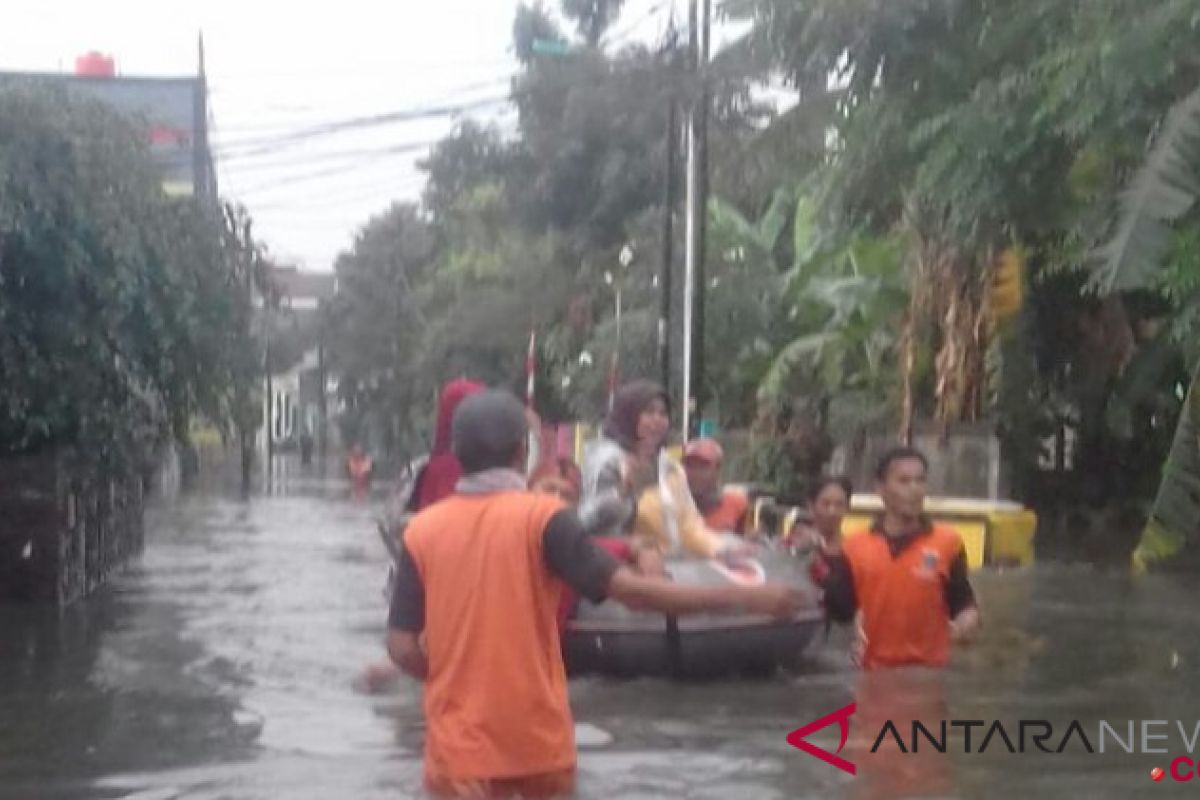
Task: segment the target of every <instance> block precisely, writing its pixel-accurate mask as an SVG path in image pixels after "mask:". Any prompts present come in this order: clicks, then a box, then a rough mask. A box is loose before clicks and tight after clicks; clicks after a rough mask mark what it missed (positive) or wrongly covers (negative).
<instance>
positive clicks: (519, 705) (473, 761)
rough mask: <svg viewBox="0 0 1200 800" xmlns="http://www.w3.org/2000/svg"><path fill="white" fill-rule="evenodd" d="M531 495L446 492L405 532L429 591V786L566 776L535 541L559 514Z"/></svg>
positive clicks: (549, 590)
mask: <svg viewBox="0 0 1200 800" xmlns="http://www.w3.org/2000/svg"><path fill="white" fill-rule="evenodd" d="M562 508H563V505H562V503H561V502H560V501H559V500H558V499H557V498H555V497H551V496H548V495H535V494H530V493H527V492H503V493H497V494H490V495H453V496H451V497H449V498H447V499H446V500H443V501H442V502H440V503H437V504H435V505H433V506H430V507H429V508H428V509H426V510H425V511H422V512H421V513H420V514H418V515H417V516H416V517H414V518H413V520H412V522H411V523H410V524H409V526H408V528H407V530H406V531H405V534H404V544H405V547H406V548H407V549H408V552H409V553H410V555H411V557H412V559H413V562H414V563H415V565H416V568H417V572H418V574H419V575H420V576H421V583H422V586H423V587H424V591H425V639H426V648H427V655H428V662H429V675H428V677H427V679H426V683H425V717H426V725H427V729H426V737H425V775H426V783H427V785H431V786H439V785H446V784H447V783H453V782H458V781H470V780H484V779H486V780H502V779H513V778H522V777H527V776H534V775H541V774H545V773H554V772H560V771H563V770H573V769H574V767H575V729H574V724H573V722H572V719H571V709H570V706H569V705H568V702H567V679H566V672H565V670H564V668H563V661H562V653H561V650H560V645H559V635H558V627H557V625H556V612H557V610H558V606H559V601H560V598H561V595H562V591H563V583H562V581H560V580H559V579H558V578H556V577H555V576H554V575H553V574H552V573H551V572H550V571H549V569H548V568H547V567H546V564H545V562H544V560H543V555H542V535H543V533H544V532H545V530H546V526H547V524H548V523H549V521H550V519H551V517H553V516H554V515H555V514H557V513H558V512H559V511H560V510H562Z"/></svg>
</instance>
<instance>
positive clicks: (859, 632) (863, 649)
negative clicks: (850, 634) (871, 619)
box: [850, 623, 867, 667]
mask: <svg viewBox="0 0 1200 800" xmlns="http://www.w3.org/2000/svg"><path fill="white" fill-rule="evenodd" d="M854 633H855V636H854V642H853V643H852V644H851V645H850V663H851V664H853V665H854V666H856V667H861V666H862V663H863V659H864V658H865V657H866V655H867V632H866V631H864V630H863V629H862V625H860V624H858V623H855V625H854Z"/></svg>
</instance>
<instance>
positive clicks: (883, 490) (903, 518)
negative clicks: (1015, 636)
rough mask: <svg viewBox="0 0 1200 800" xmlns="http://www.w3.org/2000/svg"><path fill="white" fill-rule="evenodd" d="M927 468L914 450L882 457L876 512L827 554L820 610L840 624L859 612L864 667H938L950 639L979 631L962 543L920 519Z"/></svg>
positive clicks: (945, 658) (952, 532)
mask: <svg viewBox="0 0 1200 800" xmlns="http://www.w3.org/2000/svg"><path fill="white" fill-rule="evenodd" d="M928 469H929V465H928V462H927V461H926V459H925V456H924V455H922V454H921V453H920V451H918V450H913V449H911V448H905V447H901V448H896V449H894V450H892V451H891V452H889V453H887V454H886V455H885V456H884V457H883V458H882V459H881V460H880V462H879V468H878V469H877V470H876V474H875V478H876V481H877V488H878V491H879V497H880V499H882V500H883V513H882V514H881V515H880V516H879V517H877V518H876V519H875V522H874V523H873V524H872V525H871V528H870V530H866V531H862V532H860V533H858V534H857V535H852V536H849V537H847V538H846V540H845V542H844V543H843V544H842V547H841V553H840V554H837V553H832V552H831V553H827V554H826V560H827V562H828V564H829V569H830V572H829V577H828V578H827V579H826V582H825V609H826V611H827V612H828V613H829V616H830V618H832V619H835V620H837V621H839V622H849V621H850V620H852V619H853V618H854V616H855V612H857V611H861V612H862V630H863V633H864V634H865V638H866V652H865V653H864V655H863V667H864V668H866V669H872V668H875V667H900V666H929V667H941V666H945V664H946V662H947V661H948V660H949V658H950V643H951V641H964V642H965V641H969V640H970V639H972V638H973V637H974V635H975V632H976V630H977V629H978V627H979V610H978V607H977V606H976V603H975V592H974V591H973V590H972V589H971V583H970V581H968V580H967V556H966V552H965V551H964V550H963V544H962V540H961V539H960V538H959V536H958V532H957V531H955V530H954V529H953V528H950V527H947V526H944V525H938V524H935V523H934V522H933V521H932V520H931V519H929V517H927V516H925V474H926V472H927V471H928Z"/></svg>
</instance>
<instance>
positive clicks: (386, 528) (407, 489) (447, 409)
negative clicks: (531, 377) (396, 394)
mask: <svg viewBox="0 0 1200 800" xmlns="http://www.w3.org/2000/svg"><path fill="white" fill-rule="evenodd" d="M486 388H487V387H486V386H485V385H484V384H482V383H478V382H476V381H471V380H466V379H463V378H460V379H458V380H453V381H450V382H449V383H447V384H446V385H445V386H443V387H442V391H441V394H440V395H439V397H438V407H437V423H436V426H435V428H434V435H433V449H432V450H431V451H430V453H429V459H428V460H427V461H426V462H425V465H424V466H423V467H421V469H420V471H419V472H418V473H417V477H416V479H415V480H414V481H412V483H410V484H406V485H403V486H402V487H401V488H400V490H399V491H397V492H396V494H395V495H394V496H393V497H392V500H391V501H390V502H389V505H388V509H387V511H386V513H385V523H384V524H383V526H382V527H381V529H380V530H381V533H382V535H383V538H384V543H385V544H387V546H388V549H389V550H390V551H392V555H393V557H395V554H396V549H395V548H396V547H397V546H398V544H399V542H400V541H401V540H402V538H403V534H404V528H405V527H406V526H407V525H408V521H409V519H411V518H412V516H413V515H415V514H416V513H417V512H419V511H422V510H424V509H426V508H428V507H429V506H431V505H433V504H434V503H437V502H439V501H441V500H444V499H446V498H447V497H449V496H450V495H452V494H454V489H455V486H457V485H458V481H459V479H460V478H461V477H462V473H463V471H462V464H460V463H459V462H458V458H457V457H456V456H455V455H454V452H453V450H452V444H453V436H452V433H453V423H454V412H455V411H457V410H458V407H459V406H460V405H461V404H462V401H463V400H466V399H467V398H468V397H470V396H471V395H474V394H478V393H480V392H482V391H484V390H485V389H486ZM393 578H394V574H392V575H389V576H388V592H389V593H390V592H391V585H392V580H393ZM399 677H400V671H399V669H397V668H396V665H395V664H393V663H392V662H391V661H388V662H386V663H381V664H372V665H371V666H369V667H367V670H366V672H365V673H364V674H363V676H362V677H361V678H360V679H359V682H360V684H361V685H362V687H363V688H365V689H366V690H367V691H378V690H380V689H383V688H384V687H386V686H388V685H389V684H391V683H393V682H394V681H395V680H396V679H397V678H399Z"/></svg>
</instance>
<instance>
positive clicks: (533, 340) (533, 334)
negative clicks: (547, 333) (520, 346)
mask: <svg viewBox="0 0 1200 800" xmlns="http://www.w3.org/2000/svg"><path fill="white" fill-rule="evenodd" d="M536 374H537V330H536V329H535V330H530V331H529V353H528V354H527V355H526V356H525V405H526V407H528V408H533V390H534V376H535V375H536Z"/></svg>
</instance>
